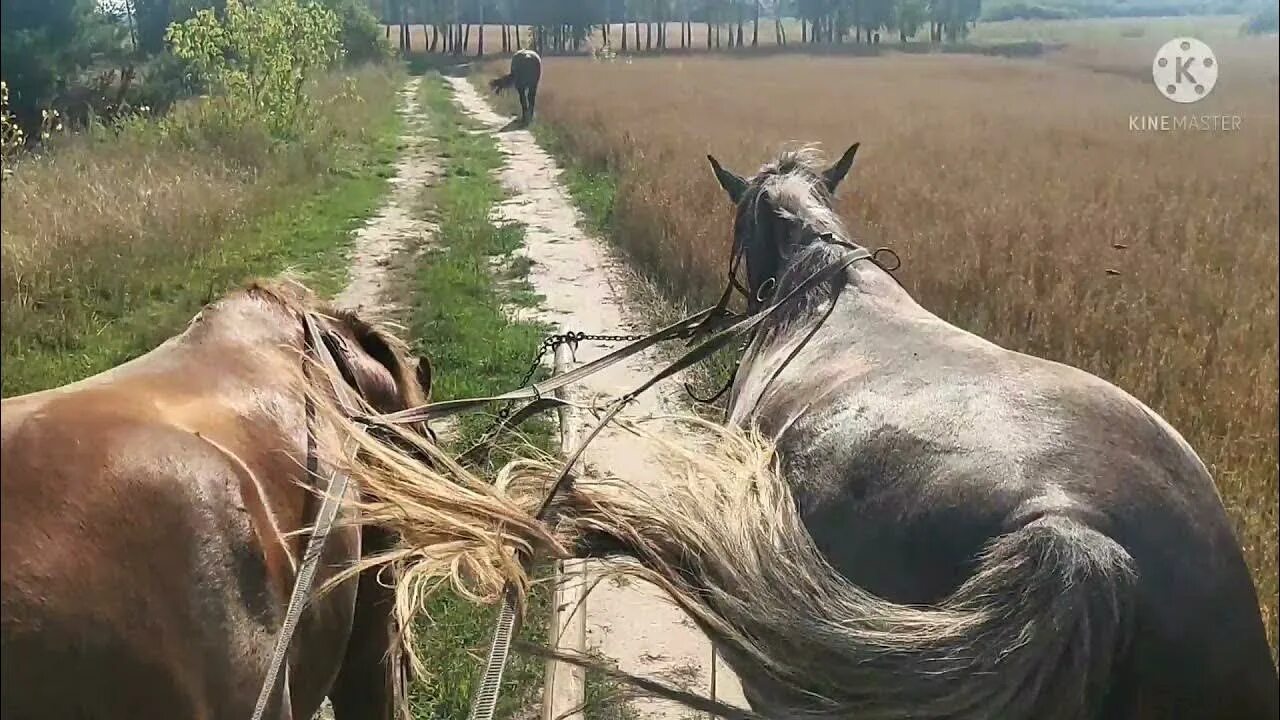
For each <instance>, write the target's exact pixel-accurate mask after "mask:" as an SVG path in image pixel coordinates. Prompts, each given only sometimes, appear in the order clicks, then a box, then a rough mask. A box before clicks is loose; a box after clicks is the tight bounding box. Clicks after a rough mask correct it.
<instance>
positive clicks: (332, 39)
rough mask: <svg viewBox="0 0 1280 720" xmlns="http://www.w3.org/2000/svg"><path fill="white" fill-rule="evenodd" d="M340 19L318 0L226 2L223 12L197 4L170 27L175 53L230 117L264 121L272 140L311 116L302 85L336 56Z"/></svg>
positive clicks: (290, 134) (288, 135)
mask: <svg viewBox="0 0 1280 720" xmlns="http://www.w3.org/2000/svg"><path fill="white" fill-rule="evenodd" d="M338 32H339V23H338V18H337V16H336V15H334V13H333V12H332V11H331V10H329V9H327V8H325V7H323V6H322V5H319V4H316V3H313V2H309V3H306V4H299V3H298V2H296V0H268V1H267V2H263V3H255V4H253V5H248V4H245V3H243V2H241V1H240V0H227V4H226V8H225V9H224V11H223V12H222V13H221V17H219V15H218V14H215V13H214V12H213V11H212V10H201V11H199V12H198V13H196V15H195V17H193V18H191V19H190V20H187V21H185V22H182V23H175V24H173V25H171V26H170V27H169V31H168V33H167V39H168V41H169V44H170V47H171V48H172V49H173V53H174V55H176V56H177V57H178V58H180V59H182V60H184V61H186V62H187V63H189V65H190V67H191V68H192V69H193V70H194V71H195V72H196V73H197V74H198V75H199V76H200V79H201V80H202V81H204V82H206V83H207V84H208V86H209V88H210V89H211V90H212V91H213V93H214V96H215V97H214V98H213V101H214V102H218V103H220V104H221V105H223V107H224V109H225V110H226V112H227V113H228V115H229V116H228V117H227V120H228V121H230V122H232V123H237V124H238V123H250V122H260V123H262V124H263V125H264V126H265V127H266V129H267V130H268V132H269V133H270V134H271V135H272V136H273V137H275V138H277V139H290V138H293V137H296V136H297V135H298V134H299V133H300V131H301V130H302V129H303V127H304V125H305V123H307V122H309V121H310V119H311V114H312V113H311V108H310V107H309V105H308V100H307V97H308V96H307V92H306V90H307V83H308V82H309V81H310V80H311V79H312V78H313V77H314V76H315V74H316V72H317V71H319V70H322V69H324V68H326V67H328V66H330V65H331V64H333V63H334V62H335V61H336V60H337V59H338V58H339V57H340V56H341V54H342V48H341V45H340V44H339V42H338Z"/></svg>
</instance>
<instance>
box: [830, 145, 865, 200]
mask: <svg viewBox="0 0 1280 720" xmlns="http://www.w3.org/2000/svg"><path fill="white" fill-rule="evenodd" d="M861 144H862V143H854V144H852V145H850V146H849V149H848V150H845V151H844V155H841V156H840V159H839V160H837V161H836V164H835V165H832V166H831V167H829V168H827V169H826V170H823V171H822V182H823V184H824V185H826V186H827V192H829V193H835V191H836V187H838V186H839V185H840V181H841V180H844V176H845V175H848V174H849V168H851V167H853V156H854V155H857V154H858V146H859V145H861Z"/></svg>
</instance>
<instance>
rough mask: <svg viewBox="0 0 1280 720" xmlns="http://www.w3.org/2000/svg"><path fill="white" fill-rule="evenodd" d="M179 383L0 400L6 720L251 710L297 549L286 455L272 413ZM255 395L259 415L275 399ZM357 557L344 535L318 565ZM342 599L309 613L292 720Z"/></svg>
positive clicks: (205, 380) (201, 384) (162, 376)
mask: <svg viewBox="0 0 1280 720" xmlns="http://www.w3.org/2000/svg"><path fill="white" fill-rule="evenodd" d="M160 360H161V362H157V363H156V364H155V365H153V366H152V367H156V368H159V367H162V366H164V365H165V363H164V362H163V358H160ZM202 369H207V368H202ZM185 375H186V377H185V378H175V377H173V376H171V375H169V374H168V373H166V372H164V371H162V370H161V371H157V372H154V373H148V372H134V373H131V374H129V375H128V376H124V377H121V376H117V377H116V379H115V380H113V381H110V382H90V383H86V384H83V385H80V386H78V387H77V388H74V389H70V390H68V389H65V388H64V389H63V390H62V391H53V392H48V393H41V394H38V395H32V396H26V397H22V398H16V399H13V400H6V401H5V403H4V406H5V407H4V425H3V449H2V452H3V465H4V471H3V480H2V482H3V486H2V487H3V502H2V503H0V514H2V517H3V523H2V528H3V535H4V537H3V541H2V542H3V544H4V547H5V562H4V564H3V570H2V571H0V577H2V579H3V599H2V600H0V603H2V612H0V616H2V630H0V642H2V643H3V648H4V654H5V657H6V662H5V663H4V664H3V673H4V684H5V687H6V689H7V691H6V692H5V693H4V695H3V701H2V702H3V713H0V714H3V715H5V716H6V717H18V718H21V717H42V718H59V717H85V716H93V717H101V718H117V717H119V718H126V717H128V718H132V717H244V716H247V714H248V713H249V712H250V711H251V710H252V704H253V702H254V700H255V698H256V694H257V691H258V686H259V684H260V683H261V680H262V678H263V676H264V675H265V671H266V664H267V662H268V660H269V654H270V650H271V647H272V642H273V640H274V635H275V632H276V630H277V628H278V627H279V624H280V622H281V619H282V615H283V603H284V602H285V600H286V598H287V593H288V589H289V587H290V586H291V583H292V573H293V565H294V563H295V562H296V557H297V556H298V554H299V553H298V551H297V550H296V549H295V548H296V545H297V543H299V542H300V539H293V540H286V539H284V538H283V537H282V535H283V533H286V532H290V531H292V530H295V529H297V528H298V527H299V526H300V522H301V519H302V517H303V515H304V513H305V512H306V507H305V506H306V504H307V502H308V500H307V499H306V498H307V496H306V493H305V492H304V491H303V490H302V489H301V488H298V487H296V486H292V484H293V482H295V481H297V480H299V479H301V476H300V473H299V467H300V464H299V460H300V458H298V457H296V456H294V455H292V454H290V453H287V452H281V450H280V449H281V448H282V447H290V446H291V445H292V444H293V442H291V441H290V440H289V439H287V438H285V437H283V434H282V428H281V427H280V426H279V425H277V424H275V423H272V422H269V421H267V420H266V419H265V418H266V415H263V414H260V413H256V412H246V411H245V410H244V409H243V407H238V406H237V403H235V402H232V401H230V400H223V399H221V396H220V395H219V394H218V393H217V392H209V391H210V389H211V388H222V387H234V388H236V390H237V394H238V392H239V391H241V390H243V389H244V388H242V387H240V386H239V385H238V383H237V382H235V378H228V377H225V376H223V377H211V376H210V375H209V374H207V373H190V372H188V373H186V374H185ZM184 383H185V384H184ZM183 387H185V388H186V389H185V390H182V389H181V388H183ZM257 390H258V392H257V393H256V397H255V399H256V400H257V401H258V402H259V403H261V404H262V405H267V406H270V405H277V406H278V405H279V403H280V402H281V401H280V399H279V398H277V397H275V396H274V394H273V392H272V389H271V388H262V387H259V388H257ZM249 397H254V394H253V393H251V394H250V395H249ZM298 414H299V415H300V412H299V413H298ZM268 415H269V414H268ZM290 486H292V487H290ZM358 552H359V547H358V538H357V537H355V536H354V535H353V533H351V532H341V533H338V534H337V537H335V538H334V542H332V543H331V547H330V548H328V555H329V557H327V558H325V560H327V561H328V563H326V566H328V567H332V566H333V565H335V564H339V563H340V562H341V561H343V560H344V559H345V560H349V559H350V558H351V557H354V556H355V555H356V554H357V553H358ZM353 603H354V587H353V586H352V587H345V588H342V589H340V591H339V592H337V594H336V595H335V596H334V597H333V598H332V599H330V598H326V600H325V601H324V602H323V603H320V604H319V605H318V607H317V608H315V609H313V610H312V611H311V612H310V613H309V614H308V615H307V616H305V617H304V620H303V623H302V627H301V628H300V632H299V644H300V645H302V646H303V647H302V648H300V649H301V650H310V651H311V652H308V653H306V654H301V653H299V656H301V657H303V658H318V659H317V660H310V659H307V660H304V661H303V662H304V664H310V665H316V664H319V665H323V666H326V667H318V668H317V667H305V668H304V667H299V668H297V669H298V670H299V671H300V672H297V673H294V677H293V678H291V688H290V689H291V696H292V701H293V704H294V707H295V708H298V707H304V706H312V705H313V706H314V707H318V705H319V703H320V700H321V699H322V698H323V695H324V690H325V689H327V683H328V682H330V681H331V680H332V677H333V675H334V674H335V673H336V672H337V665H338V663H339V662H340V657H341V648H342V643H343V642H345V634H344V633H345V632H346V631H349V627H350V615H351V605H352V604H353ZM326 650H327V652H326ZM295 657H297V656H295ZM10 659H13V661H10ZM294 664H295V665H297V664H298V663H297V662H296V661H295V663H294ZM9 688H14V689H18V688H21V689H20V690H8V689H9ZM314 707H312V708H311V709H314Z"/></svg>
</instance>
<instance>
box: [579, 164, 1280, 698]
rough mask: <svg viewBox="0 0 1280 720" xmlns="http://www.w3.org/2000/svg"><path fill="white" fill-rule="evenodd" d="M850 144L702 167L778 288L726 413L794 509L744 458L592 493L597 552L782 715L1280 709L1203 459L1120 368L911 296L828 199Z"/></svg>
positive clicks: (1254, 612) (591, 549)
mask: <svg viewBox="0 0 1280 720" xmlns="http://www.w3.org/2000/svg"><path fill="white" fill-rule="evenodd" d="M856 151H857V145H854V146H853V147H851V148H849V150H848V151H847V152H846V153H845V154H844V156H843V157H842V158H841V159H840V160H839V161H838V162H837V163H835V164H834V165H833V166H831V167H829V168H826V169H822V168H821V167H820V166H819V165H818V164H816V158H815V155H814V153H813V152H812V151H808V150H805V151H799V152H789V153H784V154H782V155H781V156H779V157H778V158H777V159H776V160H775V161H774V162H771V163H769V164H767V165H765V166H764V167H763V168H762V169H761V170H760V171H759V173H757V174H756V175H755V176H754V177H752V178H750V179H744V178H742V177H739V176H738V175H735V174H734V173H732V172H730V171H728V170H726V169H724V168H723V167H721V165H720V164H719V163H718V162H716V160H715V159H714V158H709V159H710V160H711V164H712V166H713V168H714V170H715V174H716V177H717V178H718V180H719V182H720V185H721V186H722V187H723V188H724V190H725V191H726V192H727V193H728V195H729V199H730V200H732V201H733V203H734V204H735V206H736V208H737V216H736V220H735V222H734V247H735V256H740V257H742V258H743V259H744V261H745V264H746V274H745V275H746V283H745V285H746V288H745V289H746V291H747V293H748V295H749V297H751V298H752V300H751V301H750V303H749V304H750V311H751V312H763V311H764V310H765V308H768V307H770V306H771V303H772V302H773V301H777V302H778V306H777V309H776V310H775V311H771V312H770V314H769V315H767V316H766V319H765V320H764V321H763V322H762V323H761V324H760V325H759V326H758V328H757V330H756V332H755V334H754V336H753V338H752V340H751V342H750V344H749V345H748V347H747V349H746V351H745V354H744V356H743V358H742V362H741V366H740V369H739V371H738V374H737V377H736V380H735V382H734V385H733V388H732V393H731V395H730V397H729V401H728V415H729V423H730V426H731V427H736V428H742V429H746V430H750V431H752V432H758V433H759V436H760V437H762V438H763V439H764V442H765V444H767V445H768V446H769V447H770V448H771V449H776V453H777V455H776V458H777V465H776V467H774V468H772V469H770V470H769V472H770V473H772V474H773V475H772V476H773V477H774V478H781V480H778V483H779V484H780V485H781V486H782V487H783V491H782V492H781V493H780V496H784V500H785V502H781V503H776V504H775V505H772V506H771V505H770V504H769V502H766V501H764V500H751V498H753V497H757V496H759V497H764V496H765V495H767V494H768V492H767V491H768V485H767V480H761V479H759V478H761V477H763V475H757V476H755V478H754V479H752V480H751V482H743V483H740V485H739V487H740V488H742V491H741V492H738V491H734V490H728V489H726V487H727V483H728V482H729V477H730V476H731V475H732V474H733V473H732V472H729V473H726V474H725V475H724V476H723V477H722V478H721V479H720V481H718V482H716V483H706V485H707V487H706V488H703V489H701V490H691V489H689V486H690V484H691V483H695V482H696V480H693V479H690V478H693V477H694V475H696V474H688V475H686V476H682V477H681V479H680V481H679V483H678V485H679V486H678V487H674V488H672V489H670V492H669V493H667V494H666V495H663V494H662V493H656V494H655V495H654V497H655V498H657V499H655V500H652V501H651V502H650V504H649V505H648V506H645V507H639V506H638V505H637V501H636V500H635V499H634V498H632V499H630V500H620V499H619V496H618V494H617V493H616V492H615V493H614V495H608V494H600V495H598V496H595V497H587V496H588V495H590V493H591V492H592V490H591V488H590V487H589V485H585V484H584V485H583V487H582V488H580V489H579V490H577V491H576V492H578V493H579V496H578V500H579V502H580V505H579V509H580V510H581V513H580V516H579V522H581V523H582V524H583V526H585V527H587V528H588V529H589V530H594V531H595V532H597V533H598V537H596V538H594V539H591V540H588V541H586V542H585V543H584V545H585V547H584V551H585V552H586V553H587V554H614V553H623V554H629V555H634V556H637V557H639V558H640V559H641V561H642V563H644V564H645V565H646V566H647V567H649V568H651V569H653V570H655V571H656V572H657V573H658V575H659V576H661V578H660V579H661V580H662V581H663V582H664V584H665V585H666V586H667V588H668V589H669V590H672V591H673V596H675V598H676V600H677V601H678V602H679V603H680V604H681V605H683V606H684V607H685V608H686V609H687V610H689V611H690V612H691V613H692V614H693V615H694V617H695V619H697V620H698V622H699V624H700V625H701V626H702V627H703V629H704V630H705V631H706V632H707V633H708V635H709V636H710V637H711V638H712V640H713V641H714V642H715V643H716V645H717V646H718V647H719V648H720V650H721V652H722V653H723V655H724V657H725V659H726V660H727V661H728V662H729V664H730V665H731V666H732V667H733V668H734V670H735V671H736V672H737V673H738V675H739V677H740V679H741V681H742V684H743V687H744V690H745V692H746V695H747V698H748V699H749V700H750V702H751V704H752V707H753V708H754V709H755V710H756V711H757V712H759V713H761V714H764V715H766V716H768V717H773V718H793V717H842V718H850V719H853V718H857V719H858V720H864V719H880V718H913V719H915V720H921V719H924V718H937V719H941V718H950V719H973V720H976V719H978V718H982V719H984V720H985V719H992V720H994V719H997V718H998V719H1001V720H1020V719H1026V720H1031V719H1035V720H1085V719H1099V718H1118V719H1137V718H1152V719H1153V720H1154V719H1156V718H1159V719H1161V720H1168V719H1169V718H1188V719H1191V718H1195V719H1197V720H1201V719H1204V718H1222V719H1224V720H1225V719H1228V718H1230V719H1235V718H1240V719H1244V718H1257V719H1259V720H1262V719H1264V718H1266V719H1273V718H1276V717H1277V707H1278V706H1277V690H1278V687H1277V679H1276V671H1275V667H1274V666H1273V664H1272V661H1271V656H1270V653H1269V649H1268V646H1267V642H1266V639H1265V633H1264V630H1263V623H1262V620H1261V616H1260V612H1259V607H1258V600H1257V596H1256V591H1255V588H1254V586H1253V583H1252V580H1251V578H1250V575H1249V571H1248V568H1247V567H1246V565H1245V563H1244V560H1243V558H1242V555H1241V552H1240V548H1239V545H1238V544H1237V541H1236V539H1235V537H1234V536H1233V533H1232V530H1231V527H1230V524H1229V522H1228V519H1227V515H1226V513H1225V511H1224V509H1223V506H1222V502H1221V500H1220V499H1219V497H1218V494H1217V492H1216V490H1215V486H1214V482H1213V479H1212V478H1211V477H1210V475H1209V473H1208V471H1207V470H1206V468H1205V466H1204V464H1203V463H1202V462H1201V461H1200V459H1199V458H1198V457H1197V456H1196V453H1195V452H1194V451H1193V450H1192V449H1191V447H1190V446H1189V445H1188V444H1187V443H1186V442H1185V441H1184V440H1183V438H1182V437H1181V436H1180V435H1179V434H1178V433H1177V432H1176V431H1175V430H1174V429H1173V428H1172V427H1170V426H1169V425H1168V424H1167V423H1166V422H1165V421H1164V420H1162V419H1161V418H1160V417H1159V416H1158V415H1157V414H1156V413H1155V412H1153V411H1152V410H1150V409H1149V408H1147V407H1146V406H1145V405H1143V404H1142V403H1141V402H1139V401H1138V400H1136V399H1134V398H1133V397H1131V396H1130V395H1128V394H1127V393H1125V392H1124V391H1122V390H1120V389H1118V388H1116V387H1115V386H1113V385H1111V384H1109V383H1107V382H1105V381H1103V380H1101V379H1099V378H1097V377H1094V376H1093V375H1090V374H1088V373H1085V372H1083V371H1081V370H1077V369H1075V368H1071V367H1068V366H1065V365H1061V364H1059V363H1055V362H1050V361H1047V360H1043V359H1040V358H1035V357H1030V356H1028V355H1023V354H1020V353H1017V352H1013V351H1010V350H1007V349H1005V348H1002V347H999V346H997V345H994V344H992V343H990V342H987V341H986V340H983V339H982V338H979V337H977V336H975V335H972V334H970V333H968V332H966V331H964V330H961V329H959V328H957V327H954V326H952V325H950V324H949V323H947V322H945V321H943V320H941V319H939V318H938V317H936V316H935V315H933V314H932V313H930V312H928V311H927V310H925V309H924V308H922V307H921V306H920V305H918V304H917V303H916V302H915V301H914V300H913V299H912V298H911V296H910V295H909V294H908V293H907V292H906V290H904V289H903V288H902V287H901V286H900V285H899V284H898V283H897V282H896V281H895V279H894V278H893V277H892V276H891V275H890V274H889V273H888V272H886V271H885V270H884V269H882V268H881V267H880V266H879V265H878V264H877V263H876V262H874V261H873V260H872V259H871V258H869V257H866V253H865V251H863V250H862V249H861V248H859V247H858V246H857V245H855V244H854V243H853V241H852V240H851V239H850V238H849V235H848V233H847V231H846V229H845V227H844V226H843V224H842V223H841V221H840V219H839V218H838V217H837V215H836V213H835V212H834V211H833V210H832V208H831V199H832V194H833V193H834V192H835V190H836V187H837V186H838V185H839V184H840V181H841V180H842V179H843V178H844V177H845V175H846V173H847V172H848V171H849V169H850V167H851V166H852V164H853V159H854V155H855V153H856ZM938 252H943V253H945V252H946V248H938ZM850 253H856V254H855V255H850ZM859 256H861V259H857V260H854V261H853V262H848V259H849V258H856V257H859ZM846 263H848V264H846ZM832 267H836V268H841V267H843V269H840V270H839V272H837V273H835V274H834V275H830V276H828V277H827V279H821V280H820V281H818V282H810V281H809V280H808V279H809V278H812V277H813V276H814V275H815V273H820V272H821V271H822V269H823V268H832ZM697 462H703V460H701V459H699V460H697ZM743 472H746V470H743ZM738 474H739V475H741V474H742V473H738ZM655 482H658V481H655ZM615 491H616V488H615ZM700 494H701V495H700ZM707 498H712V500H707ZM726 498H727V499H726ZM744 498H746V499H745V500H744ZM734 502H736V503H738V504H737V505H733V504H732V503H734ZM751 502H755V503H756V506H751V505H750V503H751ZM628 503H630V504H628ZM699 503H702V507H699ZM717 503H719V504H717ZM744 503H746V504H744ZM638 507H639V509H637V508H638ZM584 508H585V509H584ZM744 508H745V510H744ZM767 515H776V516H777V517H778V518H781V519H779V520H774V519H770V518H766V516H767ZM787 517H791V518H792V519H791V520H788V519H787ZM620 518H622V519H624V520H630V521H632V522H623V521H622V520H620ZM762 518H764V519H762Z"/></svg>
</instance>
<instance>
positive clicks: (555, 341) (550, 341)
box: [477, 330, 649, 445]
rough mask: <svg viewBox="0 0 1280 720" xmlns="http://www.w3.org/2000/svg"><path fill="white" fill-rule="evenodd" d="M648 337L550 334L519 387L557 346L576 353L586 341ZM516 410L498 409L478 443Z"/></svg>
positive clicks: (511, 406)
mask: <svg viewBox="0 0 1280 720" xmlns="http://www.w3.org/2000/svg"><path fill="white" fill-rule="evenodd" d="M647 337H649V336H648V335H617V334H614V335H608V334H599V333H585V332H582V331H580V330H570V331H568V332H562V333H555V334H554V335H548V336H547V337H546V338H544V339H543V340H542V343H541V344H539V345H538V351H537V353H535V354H534V357H533V362H531V363H530V364H529V369H528V370H527V371H526V372H525V374H524V378H523V379H521V380H520V385H519V386H518V387H528V385H529V383H530V382H531V381H532V380H533V376H534V375H535V374H537V372H538V368H539V367H541V366H542V359H543V358H545V357H546V356H547V353H554V352H555V350H556V348H558V347H560V346H561V345H568V346H569V350H570V351H571V352H573V353H574V354H576V353H577V352H578V345H579V344H580V343H584V342H637V341H640V340H644V339H645V338H647ZM514 411H515V403H507V404H506V405H503V406H502V407H501V408H500V409H499V410H498V412H497V414H496V415H494V418H493V424H492V425H490V426H489V428H488V429H487V430H485V431H484V433H483V434H481V436H480V440H479V442H478V443H477V445H479V444H485V443H488V442H489V441H491V440H493V436H494V435H495V434H496V433H497V431H498V429H499V428H501V427H502V425H503V423H505V422H506V421H507V418H509V417H511V414H512V412H514Z"/></svg>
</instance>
